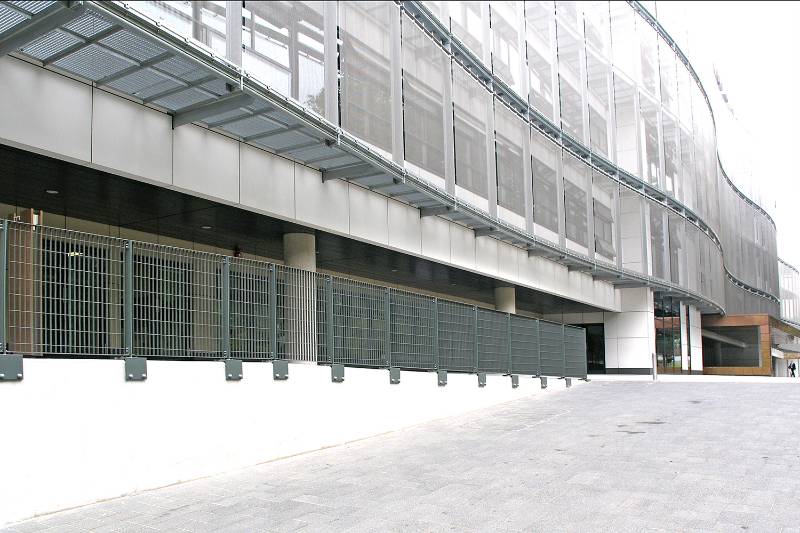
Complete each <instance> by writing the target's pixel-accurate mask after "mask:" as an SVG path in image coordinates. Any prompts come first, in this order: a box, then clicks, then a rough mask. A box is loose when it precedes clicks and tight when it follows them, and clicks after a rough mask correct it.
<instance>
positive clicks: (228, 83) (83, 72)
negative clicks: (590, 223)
mask: <svg viewBox="0 0 800 533" xmlns="http://www.w3.org/2000/svg"><path fill="white" fill-rule="evenodd" d="M7 53H16V54H19V55H21V56H23V57H25V58H26V59H28V60H33V61H35V62H38V63H39V64H41V65H42V66H45V67H47V68H52V69H56V70H60V71H64V72H66V73H69V74H70V75H73V76H77V77H80V78H83V79H85V80H88V81H91V82H93V83H95V84H96V85H98V86H103V87H106V88H108V89H110V90H113V91H115V92H118V93H120V94H123V95H125V96H127V97H130V98H133V99H135V100H138V101H141V102H142V103H144V104H147V105H151V106H154V107H157V108H159V109H161V110H163V111H166V112H167V113H169V114H170V115H172V117H173V127H179V126H181V125H183V124H188V123H192V122H195V123H200V124H203V125H205V126H206V127H208V128H210V129H213V130H219V131H221V132H224V133H225V134H227V135H230V136H234V137H236V138H239V139H241V140H242V141H243V142H246V143H248V144H251V145H254V146H257V147H260V148H264V149H266V150H269V151H271V152H273V153H276V154H280V155H283V156H286V157H289V158H291V159H294V160H296V161H298V162H301V163H303V164H306V165H308V166H311V167H313V168H316V169H319V170H320V171H321V172H322V179H323V181H327V180H332V179H345V180H348V181H350V182H353V183H356V184H358V185H361V186H363V187H366V188H369V189H371V190H373V191H376V192H378V193H380V194H383V195H385V196H388V197H391V198H394V199H397V200H399V201H402V202H404V203H406V204H409V205H411V206H414V207H416V208H419V209H420V215H421V216H423V217H424V216H441V217H444V218H447V219H449V220H452V221H454V222H457V223H459V224H462V225H464V226H466V227H468V228H471V229H472V230H473V231H474V232H475V234H476V236H478V237H482V236H489V237H492V238H495V239H498V240H501V241H504V242H507V243H510V244H512V245H515V246H518V247H521V248H524V249H526V250H527V251H528V253H529V255H535V256H542V257H546V258H548V259H551V260H554V261H557V262H560V263H562V264H564V265H566V266H568V267H569V269H570V270H571V271H573V270H578V271H583V272H585V273H587V274H590V275H592V276H593V277H594V278H595V279H602V280H606V281H608V282H609V283H612V284H614V285H616V286H619V287H636V286H650V287H652V288H653V289H654V290H658V291H664V292H667V293H669V294H670V295H672V296H673V297H677V298H681V299H683V300H684V301H687V302H691V303H693V304H694V305H697V306H698V307H699V308H700V309H701V311H703V312H714V313H716V312H722V307H721V306H720V305H719V304H718V303H716V302H714V301H711V300H709V299H708V298H706V297H704V296H702V295H700V294H698V293H695V292H693V291H689V290H687V289H684V288H682V287H680V286H678V285H676V284H673V283H671V282H667V281H664V280H659V279H656V278H651V277H649V276H646V275H643V274H640V273H638V272H634V271H630V270H627V269H623V268H619V267H616V266H614V265H609V264H606V263H603V262H596V261H594V260H591V259H588V258H586V257H584V256H582V255H580V254H578V253H576V252H573V251H571V250H569V249H567V248H565V247H562V246H560V245H557V244H554V243H551V242H549V241H545V240H543V239H540V238H538V237H536V236H534V235H531V234H530V233H527V232H526V231H524V230H522V229H519V228H517V227H515V226H512V225H510V224H508V223H506V222H504V221H502V220H500V219H498V218H496V217H493V216H491V215H489V214H488V213H486V212H484V211H481V210H480V209H478V208H476V207H474V206H471V205H469V204H465V203H463V202H461V201H459V200H458V199H457V198H455V197H454V196H453V195H451V194H449V193H447V192H446V191H444V190H442V189H440V188H438V187H436V186H435V185H433V184H431V183H429V182H427V181H425V180H424V179H422V178H420V177H418V176H415V175H414V174H412V173H409V172H408V171H407V170H406V169H405V168H404V167H403V166H401V165H398V164H397V163H395V162H393V161H391V160H389V159H387V158H386V157H385V156H384V155H382V154H381V153H378V152H377V151H375V150H373V149H372V148H370V147H369V146H367V145H365V144H364V143H362V142H361V141H359V140H358V139H357V138H355V137H353V136H352V135H350V134H349V133H347V132H346V131H344V130H342V129H341V128H340V127H338V126H337V125H334V124H332V123H330V122H329V121H327V120H325V119H324V118H323V117H320V116H319V115H317V114H316V113H315V112H313V111H312V110H310V109H308V108H305V107H303V106H302V105H300V104H299V103H298V102H296V101H294V100H292V99H290V98H286V97H284V96H282V95H280V94H279V93H277V92H275V91H274V90H272V89H271V88H269V87H268V86H266V85H264V84H263V83H262V82H260V81H259V80H257V79H254V78H251V77H249V76H248V75H247V73H246V72H244V71H243V70H242V69H240V68H239V67H237V66H236V65H234V64H232V63H230V62H228V61H227V60H225V59H224V58H221V57H218V56H215V55H214V54H213V53H212V52H211V51H210V50H209V49H207V48H205V47H203V46H202V45H199V44H197V43H195V42H193V41H189V40H188V39H186V38H185V37H182V36H180V35H177V34H175V33H173V32H172V31H170V30H169V29H168V28H166V27H164V26H160V25H158V24H157V23H156V22H155V21H152V20H150V19H148V18H147V17H145V16H144V15H141V14H139V13H137V12H135V11H133V10H131V9H129V8H128V7H127V6H126V5H125V4H124V3H117V2H54V1H42V2H32V1H2V2H0V55H3V54H7ZM601 163H602V161H601ZM609 165H610V163H609Z"/></svg>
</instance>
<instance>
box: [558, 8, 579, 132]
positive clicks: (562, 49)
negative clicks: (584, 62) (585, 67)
mask: <svg viewBox="0 0 800 533" xmlns="http://www.w3.org/2000/svg"><path fill="white" fill-rule="evenodd" d="M556 24H557V32H556V35H557V36H558V88H559V92H560V96H561V98H560V102H561V127H562V129H564V130H565V131H566V132H567V133H569V134H570V135H571V136H572V137H573V138H574V139H576V140H578V141H580V142H585V139H584V134H583V105H584V104H583V84H582V83H581V58H582V57H584V55H583V54H584V51H583V41H582V40H581V39H579V38H578V36H577V35H575V33H573V32H572V31H571V30H569V29H567V28H566V26H564V24H563V23H562V22H561V21H560V20H558V21H557V23H556Z"/></svg>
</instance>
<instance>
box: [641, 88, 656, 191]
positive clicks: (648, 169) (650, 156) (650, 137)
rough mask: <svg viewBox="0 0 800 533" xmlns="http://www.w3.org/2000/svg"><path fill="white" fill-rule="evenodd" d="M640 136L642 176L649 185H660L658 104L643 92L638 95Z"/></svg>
mask: <svg viewBox="0 0 800 533" xmlns="http://www.w3.org/2000/svg"><path fill="white" fill-rule="evenodd" d="M639 106H640V110H641V111H640V117H641V127H640V129H639V131H640V134H641V136H642V140H641V142H640V146H641V149H642V176H641V178H642V179H643V180H645V181H647V182H649V183H650V184H651V185H656V186H659V185H660V180H659V176H660V175H661V157H660V156H659V153H658V105H657V104H656V103H655V102H653V101H652V100H650V98H648V97H647V96H645V95H644V94H640V95H639Z"/></svg>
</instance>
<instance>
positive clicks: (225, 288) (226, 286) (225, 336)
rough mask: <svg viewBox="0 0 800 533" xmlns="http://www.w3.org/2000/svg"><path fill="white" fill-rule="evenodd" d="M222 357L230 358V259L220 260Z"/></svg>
mask: <svg viewBox="0 0 800 533" xmlns="http://www.w3.org/2000/svg"><path fill="white" fill-rule="evenodd" d="M221 311H222V320H221V322H222V324H220V326H221V327H222V356H223V357H225V358H226V359H227V358H228V357H230V356H231V258H230V257H227V256H226V257H223V258H222V309H221Z"/></svg>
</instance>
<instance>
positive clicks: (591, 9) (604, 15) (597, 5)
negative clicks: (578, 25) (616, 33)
mask: <svg viewBox="0 0 800 533" xmlns="http://www.w3.org/2000/svg"><path fill="white" fill-rule="evenodd" d="M582 4H583V16H584V28H585V29H584V31H585V34H586V44H587V46H588V47H591V48H592V49H593V50H595V51H596V52H598V53H599V54H600V56H601V57H603V58H604V59H610V58H611V54H610V49H609V43H610V41H611V33H610V26H609V24H610V22H609V11H608V6H609V4H608V2H607V1H606V2H595V1H593V2H582Z"/></svg>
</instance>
